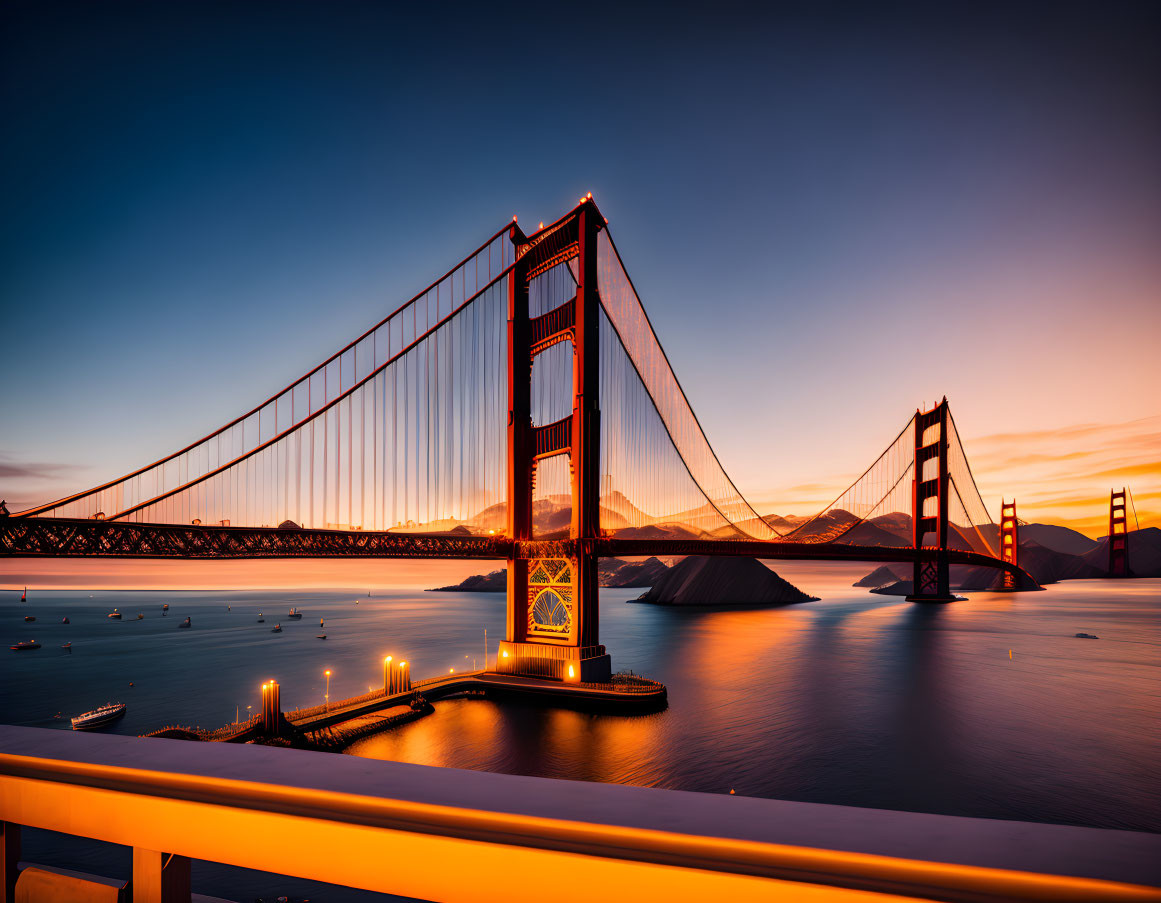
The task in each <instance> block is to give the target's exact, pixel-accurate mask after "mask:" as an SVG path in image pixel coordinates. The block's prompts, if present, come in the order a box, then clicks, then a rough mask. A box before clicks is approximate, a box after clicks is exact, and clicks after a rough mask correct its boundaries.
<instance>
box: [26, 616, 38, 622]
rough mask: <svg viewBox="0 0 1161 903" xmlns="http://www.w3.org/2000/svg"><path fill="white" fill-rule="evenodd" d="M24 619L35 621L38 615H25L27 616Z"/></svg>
mask: <svg viewBox="0 0 1161 903" xmlns="http://www.w3.org/2000/svg"><path fill="white" fill-rule="evenodd" d="M24 620H26V621H35V620H36V615H25V616H24Z"/></svg>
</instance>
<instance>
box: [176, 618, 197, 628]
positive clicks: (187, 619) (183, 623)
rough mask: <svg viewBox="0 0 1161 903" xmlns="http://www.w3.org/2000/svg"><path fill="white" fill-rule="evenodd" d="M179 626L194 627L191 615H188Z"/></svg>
mask: <svg viewBox="0 0 1161 903" xmlns="http://www.w3.org/2000/svg"><path fill="white" fill-rule="evenodd" d="M177 626H178V627H193V624H191V623H190V620H189V617H188V616H187V617H186V619H185V620H184V621H182V622H181V623H180V624H178V625H177Z"/></svg>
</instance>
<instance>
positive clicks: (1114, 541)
mask: <svg viewBox="0 0 1161 903" xmlns="http://www.w3.org/2000/svg"><path fill="white" fill-rule="evenodd" d="M1109 576H1110V577H1128V576H1129V521H1128V518H1127V516H1126V511H1125V490H1124V488H1123V487H1122V489H1121V491H1120V492H1110V493H1109Z"/></svg>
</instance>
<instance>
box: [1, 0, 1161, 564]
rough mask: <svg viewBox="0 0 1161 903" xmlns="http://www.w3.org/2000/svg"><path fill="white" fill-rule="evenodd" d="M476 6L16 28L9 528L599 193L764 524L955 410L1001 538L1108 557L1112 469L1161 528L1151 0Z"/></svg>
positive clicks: (4, 453) (6, 99) (149, 455)
mask: <svg viewBox="0 0 1161 903" xmlns="http://www.w3.org/2000/svg"><path fill="white" fill-rule="evenodd" d="M496 12H497V11H496V10H495V9H492V8H488V9H486V10H485V11H483V12H480V13H473V12H468V11H457V10H456V9H455V8H454V7H448V6H445V5H442V4H441V5H439V6H438V7H436V6H432V7H430V8H427V7H417V8H409V9H406V10H404V11H402V12H400V11H397V10H396V9H394V8H393V7H392V6H390V5H386V4H358V3H352V4H343V5H331V4H313V5H299V4H294V3H287V4H279V5H277V6H276V7H275V6H271V5H269V4H248V3H232V4H196V5H185V4H181V3H165V4H141V5H137V4H102V5H101V6H100V7H97V6H96V5H92V4H77V5H75V6H68V5H61V4H53V3H17V4H8V5H7V6H6V7H5V10H4V11H3V12H2V13H0V17H2V19H3V21H2V22H0V73H2V76H0V77H2V86H0V88H2V92H3V93H2V94H0V111H2V113H3V121H4V122H5V124H6V125H5V132H6V136H5V139H4V141H3V142H2V144H0V154H2V155H3V164H4V165H3V166H2V167H0V192H2V195H3V197H4V199H5V201H4V204H3V205H0V317H2V319H0V335H3V337H4V343H3V354H2V355H0V385H2V386H3V387H4V391H3V392H2V393H0V497H4V498H7V499H8V501H9V507H10V508H12V509H13V510H18V509H19V508H21V507H25V506H26V505H28V504H32V503H37V502H41V501H47V500H49V499H51V498H55V497H58V496H60V495H62V494H65V493H67V492H69V491H73V490H77V489H81V488H84V487H86V486H89V485H93V484H96V483H98V482H101V481H104V480H106V479H109V478H111V477H114V476H117V475H120V474H122V473H125V472H127V471H130V470H132V469H135V468H136V467H138V466H140V465H142V464H144V463H146V462H148V461H151V460H154V459H156V458H158V457H161V456H163V455H164V454H166V453H168V452H170V451H172V450H174V449H176V448H177V447H179V446H183V445H185V444H186V443H187V442H189V441H191V440H192V439H195V438H198V437H200V436H202V435H204V434H206V433H207V432H210V431H211V430H212V429H214V428H216V427H218V426H220V425H222V424H223V423H225V422H227V421H228V420H230V419H232V418H233V417H234V416H236V415H238V414H240V413H242V412H243V411H245V410H249V409H250V407H251V406H252V405H253V404H255V403H257V402H259V401H261V400H263V399H264V398H266V397H267V396H268V395H270V394H271V393H273V392H275V391H277V390H279V389H281V388H282V387H283V386H285V385H286V384H287V383H289V382H290V381H291V380H292V379H293V378H295V377H297V376H298V375H300V374H301V373H304V372H305V371H306V370H308V369H309V368H310V367H311V366H313V365H314V364H316V363H318V362H320V361H321V360H322V359H323V358H324V357H326V356H327V355H328V354H329V353H331V352H332V351H335V350H337V349H338V348H339V347H341V346H342V345H344V344H345V343H346V342H347V341H349V340H350V339H351V338H354V337H355V336H356V335H358V334H359V333H361V332H362V331H363V330H364V329H365V328H367V327H368V326H370V325H371V324H373V323H374V322H376V321H377V320H379V319H380V318H381V317H382V316H384V315H385V314H386V313H387V312H389V311H390V310H392V309H394V308H395V307H396V306H398V304H399V303H401V302H402V301H404V300H406V299H407V298H408V297H410V296H411V294H412V293H413V292H414V291H416V290H417V289H419V288H421V287H422V286H423V285H426V284H427V283H428V282H430V281H431V280H432V279H433V278H435V277H436V276H438V275H440V274H441V273H442V272H444V270H446V268H447V267H448V266H449V265H450V264H451V263H453V262H454V261H456V260H458V259H459V258H460V257H462V256H463V255H464V254H465V253H467V252H468V251H470V250H472V249H473V248H474V247H476V245H478V244H479V243H480V242H481V241H482V240H483V239H484V238H485V237H487V235H489V234H490V233H491V232H492V231H494V230H495V229H496V228H498V227H499V226H500V225H501V224H502V223H503V222H504V221H506V220H507V219H509V218H510V217H511V216H512V215H513V214H518V215H519V216H520V221H521V223H523V224H531V225H530V228H531V226H534V225H535V223H536V222H538V221H540V220H545V221H548V220H551V219H555V218H556V217H557V216H558V215H560V214H561V213H562V212H564V211H565V210H567V209H568V208H569V207H571V206H572V204H574V203H575V201H576V198H577V197H578V196H580V195H581V194H583V193H585V192H586V191H592V192H593V195H594V197H595V198H596V200H597V202H598V203H599V204H600V206H601V209H602V212H603V213H604V214H605V215H606V216H608V217H609V220H610V228H611V229H612V232H613V235H614V236H615V238H616V241H617V245H618V248H619V250H620V252H621V254H622V256H623V257H624V259H625V262H626V265H627V267H628V268H629V271H630V273H631V274H632V277H633V279H634V282H635V284H636V286H637V289H638V291H639V292H640V294H641V296H642V300H643V301H644V303H645V306H646V308H647V310H648V311H649V313H650V316H651V317H652V319H653V323H654V326H655V328H656V330H657V332H658V335H659V337H660V339H661V342H662V343H663V345H664V346H665V348H666V350H667V352H668V354H669V357H670V360H671V362H672V364H673V367H674V370H675V371H676V373H677V375H678V377H679V379H680V380H681V381H682V384H683V386H684V388H685V391H686V393H687V395H688V396H689V399H690V402H691V404H692V406H693V408H694V410H695V411H696V412H697V413H698V415H699V417H700V418H701V421H702V424H703V426H704V428H705V431H706V433H707V435H708V437H709V440H710V442H711V444H712V445H713V446H714V448H715V449H716V451H717V452H718V454H719V456H720V458H721V461H722V463H723V465H724V466H725V468H726V470H727V471H728V472H729V473H730V474H731V476H732V477H733V478H734V481H735V482H736V483H737V485H738V487H739V488H740V489H741V491H742V492H743V494H745V495H746V496H747V497H749V498H750V499H751V500H752V501H754V502H755V504H756V506H757V507H758V508H759V510H761V511H762V513H779V514H808V513H812V512H813V511H815V510H817V509H819V508H821V507H822V506H823V505H825V504H826V503H828V502H829V501H831V499H832V498H833V497H834V496H836V495H838V493H839V492H841V491H842V489H844V488H845V487H846V485H848V484H849V483H850V482H851V481H852V480H853V479H854V478H855V477H857V476H858V474H859V473H861V472H862V470H863V469H864V468H865V467H866V466H867V465H868V464H870V463H871V461H872V460H873V458H874V456H875V455H877V454H878V453H879V452H880V451H881V450H882V449H883V448H884V447H885V446H886V445H887V444H888V443H889V442H890V441H891V440H892V439H893V438H894V436H895V435H896V434H897V433H898V431H899V429H900V428H901V427H902V426H903V424H904V423H905V422H906V421H907V419H908V418H909V417H910V415H911V413H912V412H913V411H914V410H915V408H916V407H917V406H920V405H925V406H926V405H930V403H931V402H932V401H934V400H937V399H938V398H940V397H941V396H943V395H946V396H947V397H948V398H949V400H950V402H951V407H952V411H953V413H954V415H955V418H956V422H957V424H958V427H959V431H960V434H961V436H962V438H963V441H964V444H965V447H966V450H967V453H968V456H969V459H970V461H971V463H972V466H973V469H974V472H975V475H976V478H977V481H978V483H979V485H980V488H981V490H982V492H983V495H984V498H985V501H986V502H987V504H988V506H989V508H990V509H991V511H992V513H993V514H994V515H995V514H998V507H999V499H1000V496H1001V495H1005V496H1008V497H1011V496H1013V495H1014V496H1015V497H1016V498H1017V500H1018V503H1019V506H1020V514H1021V516H1022V517H1023V518H1025V519H1026V520H1035V521H1046V522H1053V523H1060V524H1065V525H1067V526H1071V527H1074V528H1076V529H1080V530H1082V531H1084V532H1086V533H1088V534H1089V535H1092V536H1100V535H1102V534H1103V532H1104V528H1105V526H1106V519H1107V506H1108V493H1109V490H1110V488H1111V487H1116V488H1120V487H1121V486H1122V485H1127V486H1129V487H1131V489H1132V491H1133V496H1134V499H1135V502H1136V509H1137V515H1138V517H1139V519H1140V523H1141V526H1147V525H1153V526H1161V401H1159V399H1161V353H1159V351H1158V349H1159V348H1161V253H1159V249H1161V167H1159V166H1158V164H1157V161H1158V160H1161V104H1158V103H1157V99H1158V98H1157V86H1158V85H1159V84H1161V56H1159V55H1158V54H1157V51H1156V48H1157V46H1158V43H1157V42H1158V37H1159V36H1161V35H1159V31H1161V26H1159V17H1161V7H1158V5H1157V4H1155V3H1140V4H1136V3H1129V2H1122V3H1115V4H1107V3H1095V2H1094V3H1079V4H1057V3H1052V4H1005V5H1002V6H1001V5H996V6H990V5H984V4H974V3H973V4H960V5H944V4H939V5H934V4H918V5H914V6H910V5H891V4H887V5H880V4H875V5H873V6H871V5H864V4H851V5H849V6H847V5H843V4H828V5H825V6H821V7H820V6H817V5H803V6H797V5H794V6H787V7H782V8H780V9H778V10H773V11H769V12H767V13H766V14H764V15H763V16H758V15H757V14H756V13H755V12H754V11H753V10H752V9H750V8H749V7H748V6H737V7H734V6H731V5H729V4H708V5H705V4H703V5H697V6H687V7H681V6H675V7H673V8H672V10H671V11H670V12H669V13H668V14H667V15H665V16H663V17H658V16H656V15H653V14H650V13H649V12H648V10H647V9H646V8H644V7H641V8H639V9H636V8H633V7H625V8H621V7H619V6H618V7H617V8H616V9H615V10H614V8H613V7H609V8H608V9H602V10H600V11H599V14H597V15H595V16H594V17H593V18H592V19H591V20H588V21H586V20H585V19H583V18H575V17H569V18H568V19H567V20H566V19H562V20H560V21H552V20H551V18H546V17H544V16H541V15H537V16H530V17H520V18H518V19H517V20H515V21H509V20H510V19H511V17H510V16H506V15H504V16H500V15H496ZM477 570H478V568H477ZM6 573H8V574H11V573H12V565H11V564H2V565H0V582H3V581H4V575H5V574H6Z"/></svg>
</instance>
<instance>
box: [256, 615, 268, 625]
mask: <svg viewBox="0 0 1161 903" xmlns="http://www.w3.org/2000/svg"><path fill="white" fill-rule="evenodd" d="M258 623H259V624H265V623H266V619H265V618H264V617H262V612H258Z"/></svg>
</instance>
